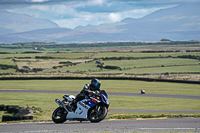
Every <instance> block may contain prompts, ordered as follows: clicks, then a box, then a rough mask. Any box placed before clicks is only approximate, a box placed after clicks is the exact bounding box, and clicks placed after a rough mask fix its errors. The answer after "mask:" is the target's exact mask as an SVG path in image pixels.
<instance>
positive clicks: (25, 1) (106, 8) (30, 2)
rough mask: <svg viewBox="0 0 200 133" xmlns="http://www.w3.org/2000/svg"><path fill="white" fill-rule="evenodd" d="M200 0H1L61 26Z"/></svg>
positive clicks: (142, 13)
mask: <svg viewBox="0 0 200 133" xmlns="http://www.w3.org/2000/svg"><path fill="white" fill-rule="evenodd" d="M190 1H191V2H194V1H198V0H168V1H165V0H0V10H6V11H11V12H15V13H20V14H27V15H30V16H32V17H36V18H44V19H49V20H52V21H53V22H56V23H57V24H58V25H59V26H60V27H67V28H75V27H77V26H79V25H81V26H85V25H88V24H92V25H98V24H102V23H113V22H118V21H121V20H122V19H125V18H127V17H131V18H141V17H144V16H145V15H148V14H150V13H152V12H154V11H156V10H159V9H165V8H168V7H172V6H175V5H177V4H179V3H182V2H190Z"/></svg>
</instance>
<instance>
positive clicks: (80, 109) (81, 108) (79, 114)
mask: <svg viewBox="0 0 200 133" xmlns="http://www.w3.org/2000/svg"><path fill="white" fill-rule="evenodd" d="M85 102H87V99H84V100H82V101H79V102H78V103H77V108H76V110H75V112H73V111H72V112H68V114H67V116H66V119H67V120H75V119H84V120H88V119H87V114H88V110H89V109H90V106H88V105H86V104H85Z"/></svg>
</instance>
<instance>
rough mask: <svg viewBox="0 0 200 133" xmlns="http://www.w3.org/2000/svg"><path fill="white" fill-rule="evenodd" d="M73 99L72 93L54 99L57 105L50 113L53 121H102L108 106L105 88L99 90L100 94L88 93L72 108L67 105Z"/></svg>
mask: <svg viewBox="0 0 200 133" xmlns="http://www.w3.org/2000/svg"><path fill="white" fill-rule="evenodd" d="M74 99H75V97H74V96H73V95H64V96H63V100H62V101H61V100H59V99H55V102H56V103H57V104H58V105H59V107H58V108H56V109H55V110H54V112H53V114H52V120H53V122H54V123H63V122H65V121H66V120H76V121H80V122H82V121H90V122H92V123H97V122H100V121H102V120H103V119H104V118H105V117H106V115H107V112H108V111H109V110H108V107H109V100H108V94H107V92H106V91H105V90H102V91H101V92H100V95H98V96H97V95H95V96H92V95H89V96H87V97H86V98H85V99H83V100H81V101H79V102H78V103H77V108H76V109H75V110H72V109H71V107H70V106H69V105H70V104H71V102H72V101H73V100H74Z"/></svg>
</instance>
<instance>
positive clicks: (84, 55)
mask: <svg viewBox="0 0 200 133" xmlns="http://www.w3.org/2000/svg"><path fill="white" fill-rule="evenodd" d="M93 54H94V53H86V52H85V53H79V52H77V53H73V52H70V53H46V54H44V55H43V56H47V57H53V58H89V57H91V56H92V55H93Z"/></svg>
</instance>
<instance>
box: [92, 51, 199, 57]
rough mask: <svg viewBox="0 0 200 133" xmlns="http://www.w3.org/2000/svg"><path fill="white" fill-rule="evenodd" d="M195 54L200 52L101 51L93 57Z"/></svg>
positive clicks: (197, 54)
mask: <svg viewBox="0 0 200 133" xmlns="http://www.w3.org/2000/svg"><path fill="white" fill-rule="evenodd" d="M183 55H194V56H200V52H160V53H159V52H158V53H139V52H138V53H137V52H99V53H97V54H95V56H94V57H93V58H106V57H135V58H138V57H168V56H173V57H174V56H183Z"/></svg>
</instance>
